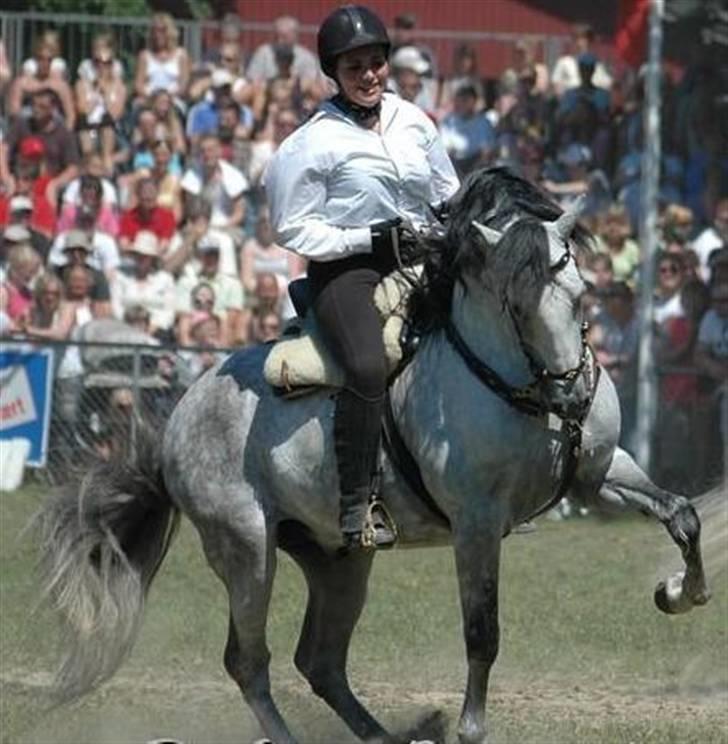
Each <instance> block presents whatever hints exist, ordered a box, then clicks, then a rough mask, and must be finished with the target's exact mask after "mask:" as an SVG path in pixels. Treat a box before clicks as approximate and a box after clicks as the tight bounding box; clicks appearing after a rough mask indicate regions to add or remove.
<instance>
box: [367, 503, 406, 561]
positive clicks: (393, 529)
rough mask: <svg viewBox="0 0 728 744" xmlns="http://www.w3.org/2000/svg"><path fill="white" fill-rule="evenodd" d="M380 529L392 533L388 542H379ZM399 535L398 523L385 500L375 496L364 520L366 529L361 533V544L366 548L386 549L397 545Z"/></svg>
mask: <svg viewBox="0 0 728 744" xmlns="http://www.w3.org/2000/svg"><path fill="white" fill-rule="evenodd" d="M380 530H385V531H387V532H389V533H390V534H391V535H392V539H391V541H388V542H386V543H382V542H377V535H379V534H380ZM398 539H399V535H398V533H397V525H396V524H395V522H394V519H392V515H391V514H390V513H389V510H388V509H387V507H386V506H385V505H384V502H383V501H382V500H381V499H380V498H378V497H374V498H373V499H372V500H371V501H370V502H369V506H368V508H367V516H366V519H365V520H364V529H363V530H362V534H361V544H362V547H364V548H370V549H377V548H378V549H379V550H386V549H388V548H392V547H394V546H395V545H396V543H397V540H398Z"/></svg>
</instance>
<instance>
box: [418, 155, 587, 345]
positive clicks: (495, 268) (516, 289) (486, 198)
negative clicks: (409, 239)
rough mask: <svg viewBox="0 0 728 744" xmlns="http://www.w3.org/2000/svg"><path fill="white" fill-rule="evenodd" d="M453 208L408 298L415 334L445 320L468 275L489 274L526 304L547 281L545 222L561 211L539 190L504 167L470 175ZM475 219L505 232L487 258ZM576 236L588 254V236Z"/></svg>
mask: <svg viewBox="0 0 728 744" xmlns="http://www.w3.org/2000/svg"><path fill="white" fill-rule="evenodd" d="M448 206H449V210H448V218H447V221H446V223H445V225H444V228H443V230H442V231H441V233H440V234H435V235H433V236H430V237H429V238H428V240H427V245H428V250H427V251H426V257H425V267H424V271H423V274H422V281H421V282H420V283H419V284H418V286H416V287H415V288H414V290H413V291H412V294H411V295H410V301H409V309H410V322H411V324H412V327H413V329H414V330H415V331H416V332H418V333H428V332H430V331H433V330H436V329H438V328H442V327H443V326H444V325H445V324H446V323H447V320H448V318H449V316H450V306H451V301H452V293H453V288H454V286H455V283H456V282H457V281H458V280H460V279H461V278H462V276H463V275H464V274H465V273H471V272H472V273H477V272H480V271H483V270H487V271H488V273H489V275H490V276H492V278H493V279H494V281H495V283H496V284H497V286H499V287H501V288H502V290H503V292H504V293H507V294H508V295H509V296H510V297H511V299H512V300H513V299H514V298H515V297H517V298H518V301H519V302H520V303H521V304H527V303H530V302H531V301H532V300H534V299H535V298H537V297H538V296H539V294H540V292H541V290H542V289H543V287H544V285H545V284H546V282H547V281H548V277H549V273H548V267H549V255H548V240H547V236H546V231H545V228H544V227H543V224H542V223H543V222H551V221H553V220H556V219H557V218H558V217H559V216H560V215H561V213H562V211H563V210H562V209H561V208H560V207H559V206H558V205H557V204H555V203H554V202H553V201H552V200H551V199H549V198H548V197H547V196H546V195H545V194H544V193H543V192H542V191H541V190H540V189H539V188H538V187H537V186H535V185H534V184H532V183H530V182H529V181H527V180H525V179H524V178H521V177H520V176H518V175H517V174H516V173H514V172H513V171H512V170H510V169H509V168H503V167H498V168H483V169H479V170H476V171H473V172H472V173H470V174H469V175H468V176H467V177H466V178H465V180H464V181H463V183H462V185H461V187H460V189H459V191H458V192H457V193H456V194H455V195H454V196H453V197H452V199H451V200H450V203H449V205H448ZM473 220H476V221H477V222H480V223H481V224H483V225H488V226H489V227H492V228H494V229H496V230H499V231H502V232H505V233H506V234H505V235H504V238H503V240H501V241H500V242H499V244H498V247H497V249H491V250H489V251H488V252H487V253H486V251H485V250H484V249H483V243H482V240H483V239H482V237H481V236H480V235H479V233H478V232H477V230H476V229H475V228H474V227H473V224H472V223H473ZM509 226H510V227H509ZM507 227H509V229H508V230H507V231H506V228H507ZM571 239H572V241H573V243H574V244H575V245H576V246H577V248H578V249H580V250H589V249H590V244H591V240H592V238H591V234H590V233H589V231H588V230H586V229H585V228H584V227H582V226H581V225H578V224H577V225H576V227H575V228H574V230H573V232H572V235H571Z"/></svg>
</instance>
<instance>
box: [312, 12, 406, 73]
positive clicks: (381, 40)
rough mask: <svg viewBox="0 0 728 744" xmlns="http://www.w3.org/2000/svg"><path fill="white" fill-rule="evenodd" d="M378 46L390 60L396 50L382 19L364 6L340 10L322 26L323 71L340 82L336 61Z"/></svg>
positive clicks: (319, 34)
mask: <svg viewBox="0 0 728 744" xmlns="http://www.w3.org/2000/svg"><path fill="white" fill-rule="evenodd" d="M370 44H378V45H380V46H383V47H384V50H385V51H384V53H385V54H386V55H387V56H389V50H390V47H391V46H392V44H391V42H390V41H389V35H388V34H387V28H386V26H385V25H384V24H383V23H382V21H381V19H380V18H379V16H377V15H376V14H375V13H373V12H372V11H371V10H369V8H365V7H364V6H363V5H344V6H343V7H341V8H337V9H336V10H335V11H334V12H333V13H331V14H330V15H329V16H328V17H327V18H326V19H325V20H324V22H323V23H322V24H321V26H320V28H319V32H318V55H319V60H320V61H321V69H322V70H323V71H324V72H325V73H326V74H327V75H328V76H329V77H331V78H334V79H336V58H337V57H339V56H340V55H342V54H344V53H345V52H350V51H351V50H352V49H359V48H360V47H364V46H369V45H370Z"/></svg>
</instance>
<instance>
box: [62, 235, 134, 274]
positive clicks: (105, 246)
mask: <svg viewBox="0 0 728 744" xmlns="http://www.w3.org/2000/svg"><path fill="white" fill-rule="evenodd" d="M67 235H68V232H62V233H60V234H59V235H58V236H57V237H56V239H55V240H54V241H53V245H51V249H50V251H49V253H48V263H49V264H50V265H51V266H65V265H66V264H67V263H68V259H67V257H66V255H65V253H64V252H63V248H64V246H65V245H66V236H67ZM91 247H92V248H93V250H92V252H91V253H90V254H89V256H88V259H87V261H86V263H87V264H88V265H89V266H90V267H91V268H93V269H97V270H98V271H103V272H104V274H106V275H107V277H111V276H113V274H114V271H115V270H116V269H117V268H119V264H120V263H121V258H120V256H119V249H118V247H117V245H116V241H115V240H114V239H113V238H112V237H111V235H108V234H107V233H105V232H101V231H100V230H94V232H93V235H92V237H91Z"/></svg>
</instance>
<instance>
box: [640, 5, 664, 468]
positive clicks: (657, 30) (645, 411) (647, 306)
mask: <svg viewBox="0 0 728 744" xmlns="http://www.w3.org/2000/svg"><path fill="white" fill-rule="evenodd" d="M663 12H664V0H651V3H650V23H649V36H648V39H649V56H648V65H647V76H646V81H645V82H646V89H647V97H646V101H645V107H644V110H643V127H644V134H645V136H644V141H645V149H644V152H643V153H642V184H641V193H640V235H639V239H640V248H641V250H642V267H641V285H642V286H641V293H640V305H641V307H642V316H641V318H640V341H639V356H638V372H637V442H636V450H637V451H636V459H637V462H638V463H639V464H640V466H641V467H642V469H643V470H645V471H646V472H649V470H650V466H651V464H652V462H651V460H652V434H653V428H654V422H655V412H656V408H657V405H656V402H657V401H656V399H657V379H656V376H655V365H654V360H653V358H652V335H653V334H652V316H653V304H654V297H653V293H654V280H655V253H656V250H657V193H658V189H659V186H660V157H661V152H660V146H661V143H660V103H661V101H660V98H661V95H660V78H661V76H662V65H661V64H660V55H661V53H662V16H663Z"/></svg>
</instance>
